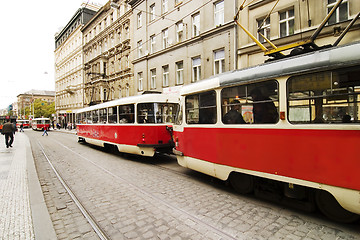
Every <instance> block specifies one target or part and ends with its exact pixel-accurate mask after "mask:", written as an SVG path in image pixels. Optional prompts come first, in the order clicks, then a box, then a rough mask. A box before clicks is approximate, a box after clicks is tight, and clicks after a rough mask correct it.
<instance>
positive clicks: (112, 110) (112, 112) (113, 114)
mask: <svg viewBox="0 0 360 240" xmlns="http://www.w3.org/2000/svg"><path fill="white" fill-rule="evenodd" d="M118 110H119V109H118V106H113V107H109V108H108V123H111V124H116V123H118Z"/></svg>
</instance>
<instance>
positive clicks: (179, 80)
mask: <svg viewBox="0 0 360 240" xmlns="http://www.w3.org/2000/svg"><path fill="white" fill-rule="evenodd" d="M181 84H184V63H183V61H180V62H177V63H176V85H181Z"/></svg>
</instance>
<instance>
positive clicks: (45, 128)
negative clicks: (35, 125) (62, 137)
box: [43, 125, 49, 136]
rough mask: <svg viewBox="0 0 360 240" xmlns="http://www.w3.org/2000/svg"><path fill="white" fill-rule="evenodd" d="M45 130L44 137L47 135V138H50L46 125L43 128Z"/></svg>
mask: <svg viewBox="0 0 360 240" xmlns="http://www.w3.org/2000/svg"><path fill="white" fill-rule="evenodd" d="M43 130H44V133H43V136H44V135H45V134H46V136H49V134H48V133H47V126H46V125H45V126H44V127H43Z"/></svg>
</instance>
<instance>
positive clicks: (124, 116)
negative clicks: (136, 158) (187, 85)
mask: <svg viewBox="0 0 360 240" xmlns="http://www.w3.org/2000/svg"><path fill="white" fill-rule="evenodd" d="M178 102H179V99H178V97H176V96H172V95H163V94H159V93H149V94H143V95H139V96H133V97H126V98H121V99H118V100H114V101H110V102H106V103H102V104H98V105H95V106H90V107H87V108H84V109H81V110H79V111H78V112H77V114H76V119H77V120H76V122H77V135H78V138H79V141H85V142H88V143H90V144H94V145H98V146H101V147H109V146H114V147H116V148H117V149H118V150H119V151H120V152H125V153H131V154H137V155H142V156H153V155H154V154H155V152H171V149H172V148H173V142H172V135H171V134H172V128H171V127H172V126H171V125H172V123H173V121H174V120H175V114H176V111H177V108H178Z"/></svg>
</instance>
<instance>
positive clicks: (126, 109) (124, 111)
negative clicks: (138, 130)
mask: <svg viewBox="0 0 360 240" xmlns="http://www.w3.org/2000/svg"><path fill="white" fill-rule="evenodd" d="M119 119H120V120H119V122H120V123H134V104H128V105H122V106H119Z"/></svg>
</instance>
